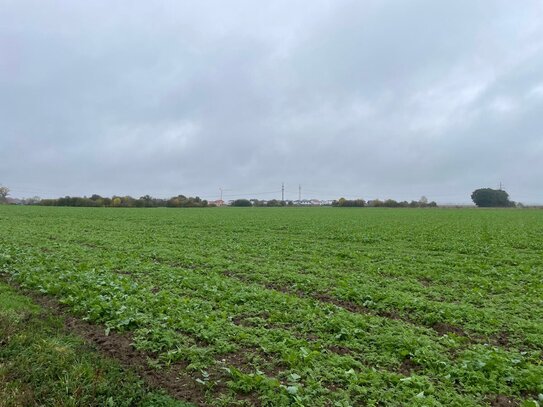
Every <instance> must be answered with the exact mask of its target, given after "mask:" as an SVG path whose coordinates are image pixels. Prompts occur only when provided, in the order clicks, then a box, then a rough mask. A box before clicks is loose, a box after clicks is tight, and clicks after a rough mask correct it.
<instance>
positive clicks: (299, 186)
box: [298, 184, 302, 203]
mask: <svg viewBox="0 0 543 407" xmlns="http://www.w3.org/2000/svg"><path fill="white" fill-rule="evenodd" d="M300 202H302V185H301V184H300V185H298V203H300Z"/></svg>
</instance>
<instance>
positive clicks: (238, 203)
mask: <svg viewBox="0 0 543 407" xmlns="http://www.w3.org/2000/svg"><path fill="white" fill-rule="evenodd" d="M232 206H253V204H252V203H251V201H249V200H248V199H236V200H235V201H234V202H232Z"/></svg>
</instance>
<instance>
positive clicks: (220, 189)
mask: <svg viewBox="0 0 543 407" xmlns="http://www.w3.org/2000/svg"><path fill="white" fill-rule="evenodd" d="M219 191H221V201H222V188H219Z"/></svg>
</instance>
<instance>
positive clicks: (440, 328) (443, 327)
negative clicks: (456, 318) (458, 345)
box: [432, 322, 467, 336]
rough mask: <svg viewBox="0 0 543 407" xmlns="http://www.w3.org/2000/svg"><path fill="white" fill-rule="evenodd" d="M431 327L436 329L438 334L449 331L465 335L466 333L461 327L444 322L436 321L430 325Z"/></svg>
mask: <svg viewBox="0 0 543 407" xmlns="http://www.w3.org/2000/svg"><path fill="white" fill-rule="evenodd" d="M432 329H433V330H434V331H436V332H437V333H438V334H439V335H440V336H443V335H447V334H451V333H452V334H455V335H458V336H467V335H466V333H465V332H464V331H463V330H462V328H459V327H457V326H454V325H450V324H447V323H445V322H436V323H435V324H434V325H432Z"/></svg>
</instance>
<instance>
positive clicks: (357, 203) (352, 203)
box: [332, 198, 366, 208]
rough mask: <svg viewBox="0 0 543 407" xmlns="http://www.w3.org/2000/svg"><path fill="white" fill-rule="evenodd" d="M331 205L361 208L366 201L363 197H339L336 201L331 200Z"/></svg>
mask: <svg viewBox="0 0 543 407" xmlns="http://www.w3.org/2000/svg"><path fill="white" fill-rule="evenodd" d="M332 206H338V207H343V208H349V207H357V208H363V207H364V206H366V201H364V200H363V199H352V200H351V199H345V198H339V199H338V200H337V201H334V202H332Z"/></svg>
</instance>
